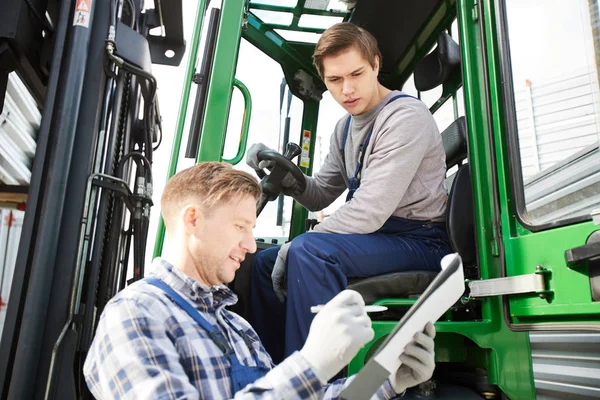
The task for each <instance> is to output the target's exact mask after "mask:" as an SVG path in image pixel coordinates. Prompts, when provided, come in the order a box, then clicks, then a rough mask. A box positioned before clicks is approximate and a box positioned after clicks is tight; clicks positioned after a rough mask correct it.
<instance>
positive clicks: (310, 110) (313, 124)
mask: <svg viewBox="0 0 600 400" xmlns="http://www.w3.org/2000/svg"><path fill="white" fill-rule="evenodd" d="M318 117H319V103H317V102H316V101H305V102H304V110H303V113H302V132H300V138H299V141H298V143H299V144H300V146H302V139H303V135H304V131H305V130H307V131H309V132H310V149H309V155H310V164H309V166H308V167H306V168H305V167H300V169H301V170H302V172H304V174H305V175H308V176H311V175H312V170H313V162H314V154H315V144H316V140H317V120H318ZM298 164H300V160H298ZM307 217H308V211H307V210H306V208H304V206H302V205H301V204H300V203H298V202H297V201H295V200H294V207H293V208H292V226H291V228H290V239H293V238H295V237H296V236H298V235H300V234H302V233H304V232H305V231H306V219H307Z"/></svg>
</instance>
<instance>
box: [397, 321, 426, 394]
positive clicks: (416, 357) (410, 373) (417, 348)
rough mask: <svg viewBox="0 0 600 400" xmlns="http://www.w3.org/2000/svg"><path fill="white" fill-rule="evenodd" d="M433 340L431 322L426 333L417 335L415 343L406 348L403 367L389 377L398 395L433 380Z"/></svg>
mask: <svg viewBox="0 0 600 400" xmlns="http://www.w3.org/2000/svg"><path fill="white" fill-rule="evenodd" d="M433 338H435V327H434V326H433V324H432V323H431V322H430V323H428V324H427V325H426V326H425V332H424V333H423V332H419V333H417V334H416V335H415V339H414V341H413V342H412V343H410V344H409V345H408V346H406V349H404V353H402V355H400V361H402V365H401V366H400V368H398V371H396V373H395V374H391V375H390V377H389V380H390V383H391V384H392V387H393V388H394V391H395V392H396V393H398V394H400V393H402V392H404V391H405V390H406V389H407V388H409V387H413V386H416V385H419V384H421V383H423V382H426V381H428V380H429V379H431V376H432V375H433V370H434V369H435V351H434V341H433Z"/></svg>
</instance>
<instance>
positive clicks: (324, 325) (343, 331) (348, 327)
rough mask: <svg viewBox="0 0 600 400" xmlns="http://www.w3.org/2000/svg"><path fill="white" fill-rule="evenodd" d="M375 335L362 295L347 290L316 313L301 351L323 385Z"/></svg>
mask: <svg viewBox="0 0 600 400" xmlns="http://www.w3.org/2000/svg"><path fill="white" fill-rule="evenodd" d="M374 336H375V333H374V332H373V329H372V328H371V319H370V318H369V316H368V315H367V313H366V311H365V301H364V300H363V298H362V296H361V295H360V294H359V293H358V292H355V291H354V290H344V291H343V292H341V293H340V294H338V295H337V296H335V297H334V298H333V299H331V301H329V303H327V304H326V305H325V306H324V307H323V309H322V310H321V311H319V313H318V314H317V315H316V316H315V319H314V320H313V322H312V324H311V325H310V331H309V332H308V338H306V343H305V344H304V347H303V348H302V350H300V353H301V354H302V355H303V356H304V358H305V359H306V361H308V363H309V364H310V365H311V366H312V367H313V371H314V373H315V375H316V376H317V378H319V380H320V381H321V383H322V384H323V385H324V384H326V383H327V382H328V381H329V380H330V379H331V378H333V377H334V376H335V375H336V374H337V373H338V372H340V371H341V370H342V368H344V367H345V366H346V365H348V363H349V362H350V361H351V360H352V358H354V356H356V353H358V351H359V350H360V349H361V348H362V347H363V346H364V345H365V344H367V343H368V342H369V341H371V340H373V337H374Z"/></svg>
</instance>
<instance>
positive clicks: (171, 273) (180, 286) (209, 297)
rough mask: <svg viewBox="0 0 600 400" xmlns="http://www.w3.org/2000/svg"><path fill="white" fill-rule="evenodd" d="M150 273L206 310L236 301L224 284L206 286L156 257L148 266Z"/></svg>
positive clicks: (233, 294) (235, 297)
mask: <svg viewBox="0 0 600 400" xmlns="http://www.w3.org/2000/svg"><path fill="white" fill-rule="evenodd" d="M150 274H151V275H154V276H156V277H157V278H159V279H160V280H162V281H164V282H165V283H166V284H168V285H169V286H171V287H172V288H173V289H175V290H177V291H178V292H179V293H180V294H182V295H184V296H185V297H187V298H188V299H190V300H192V301H193V302H194V303H196V304H197V305H198V306H199V307H202V308H205V309H206V310H207V311H208V310H211V309H217V308H220V307H225V306H230V305H233V304H235V303H237V301H238V298H237V296H236V295H235V293H233V291H232V290H231V289H229V288H228V287H227V286H225V285H219V286H212V287H208V286H206V285H203V284H202V283H200V282H198V281H197V280H195V279H193V278H191V277H189V276H187V275H186V274H184V273H183V272H182V271H180V270H178V269H177V268H175V267H174V266H173V265H171V264H170V263H169V262H168V261H166V260H164V259H162V258H156V259H154V261H153V262H152V266H151V267H150Z"/></svg>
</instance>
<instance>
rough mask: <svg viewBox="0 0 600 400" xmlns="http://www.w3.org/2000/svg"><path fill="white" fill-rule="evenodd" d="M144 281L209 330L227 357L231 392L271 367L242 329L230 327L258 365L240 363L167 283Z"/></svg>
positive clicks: (216, 330)
mask: <svg viewBox="0 0 600 400" xmlns="http://www.w3.org/2000/svg"><path fill="white" fill-rule="evenodd" d="M145 279H146V282H148V283H149V284H151V285H153V286H156V287H157V288H159V289H162V290H163V291H164V292H165V293H166V294H167V296H168V297H169V298H170V299H171V301H173V302H174V303H175V304H177V305H178V306H179V307H181V308H182V309H183V310H184V311H185V312H187V313H188V314H189V316H190V317H192V318H193V319H194V321H196V322H197V323H198V324H199V325H200V326H201V327H202V328H204V329H206V330H207V331H208V332H209V335H210V337H211V339H212V340H213V341H214V342H215V344H216V345H217V347H219V349H221V351H222V352H223V353H224V354H225V356H226V357H227V358H228V359H229V362H230V364H231V382H232V385H233V393H237V392H239V391H240V390H242V389H243V388H245V387H246V386H247V385H248V384H250V383H253V382H255V381H256V380H258V379H260V378H262V377H263V376H265V375H266V374H267V372H269V371H270V370H271V369H270V368H268V367H266V366H265V365H264V364H263V363H261V362H260V361H259V359H258V355H257V354H256V350H254V347H253V346H252V343H251V341H250V338H249V337H248V335H246V333H245V332H244V331H241V330H238V329H235V328H234V327H233V326H231V328H232V329H233V330H234V331H235V333H237V334H238V335H239V336H241V338H242V339H243V340H244V343H246V346H248V349H250V353H251V354H252V355H253V357H254V361H255V362H256V365H258V367H247V366H245V365H243V364H241V363H240V362H239V360H238V358H237V357H236V355H235V351H234V350H233V348H232V347H231V346H230V345H229V343H228V342H227V339H226V338H225V336H224V335H223V333H221V331H220V330H219V328H217V327H216V326H214V325H212V324H210V323H209V322H208V321H207V320H205V319H204V318H203V317H202V315H200V313H199V312H198V310H196V309H195V308H194V307H192V305H191V304H190V303H188V302H187V301H185V300H184V299H183V297H181V296H180V295H179V294H178V293H177V292H176V291H175V290H173V289H172V288H171V287H170V286H169V285H167V284H166V283H164V282H163V281H161V280H160V279H158V278H155V277H151V278H145Z"/></svg>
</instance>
